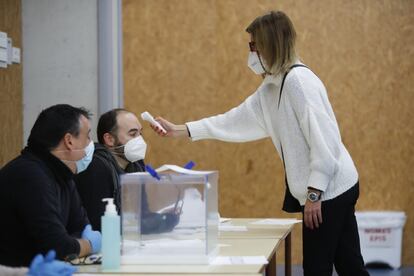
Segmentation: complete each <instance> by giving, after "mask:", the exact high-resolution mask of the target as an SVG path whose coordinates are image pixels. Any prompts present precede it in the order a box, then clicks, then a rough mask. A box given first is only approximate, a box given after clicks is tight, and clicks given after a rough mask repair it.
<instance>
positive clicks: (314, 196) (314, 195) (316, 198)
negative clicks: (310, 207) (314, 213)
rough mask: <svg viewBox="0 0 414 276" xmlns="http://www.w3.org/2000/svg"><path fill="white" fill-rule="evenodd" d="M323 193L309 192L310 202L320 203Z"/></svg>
mask: <svg viewBox="0 0 414 276" xmlns="http://www.w3.org/2000/svg"><path fill="white" fill-rule="evenodd" d="M321 196H322V193H319V194H318V193H316V192H312V191H308V196H307V198H308V200H309V201H310V202H316V201H319V200H320V199H321Z"/></svg>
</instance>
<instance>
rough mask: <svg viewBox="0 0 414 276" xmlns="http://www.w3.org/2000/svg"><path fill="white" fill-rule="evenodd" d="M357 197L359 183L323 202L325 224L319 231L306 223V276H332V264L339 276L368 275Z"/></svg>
mask: <svg viewBox="0 0 414 276" xmlns="http://www.w3.org/2000/svg"><path fill="white" fill-rule="evenodd" d="M358 197H359V183H357V184H356V185H355V186H354V187H352V188H351V189H349V190H348V191H346V192H345V193H343V194H342V195H340V196H338V197H336V198H334V199H331V200H327V201H323V202H322V221H323V222H322V224H320V225H319V228H316V229H314V230H311V229H310V228H307V227H306V226H305V224H304V223H303V227H302V234H303V270H304V276H310V275H312V276H313V275H315V276H325V275H329V276H330V275H332V270H333V265H335V269H336V271H337V272H338V274H339V275H340V276H359V275H369V274H368V272H367V271H366V269H365V267H364V261H363V258H362V255H361V248H360V245H359V235H358V227H357V222H356V218H355V204H356V201H357V199H358ZM302 215H303V211H302Z"/></svg>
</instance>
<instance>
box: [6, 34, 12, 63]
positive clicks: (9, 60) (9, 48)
mask: <svg viewBox="0 0 414 276" xmlns="http://www.w3.org/2000/svg"><path fill="white" fill-rule="evenodd" d="M12 57H13V43H12V39H11V38H10V37H8V38H7V64H12Z"/></svg>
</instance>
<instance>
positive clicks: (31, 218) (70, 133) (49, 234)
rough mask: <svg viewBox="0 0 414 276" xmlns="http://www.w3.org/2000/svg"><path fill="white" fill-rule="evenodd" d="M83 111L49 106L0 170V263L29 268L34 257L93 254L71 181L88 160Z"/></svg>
mask: <svg viewBox="0 0 414 276" xmlns="http://www.w3.org/2000/svg"><path fill="white" fill-rule="evenodd" d="M89 133H90V123H89V113H88V111H86V110H84V109H81V108H76V107H73V106H70V105H67V104H59V105H54V106H51V107H49V108H47V109H45V110H43V111H42V112H41V113H40V114H39V117H38V118H37V119H36V122H35V123H34V126H33V128H32V130H31V132H30V136H29V139H28V141H27V147H26V148H24V149H23V151H22V153H21V155H20V156H18V157H17V158H16V159H14V160H12V161H11V162H9V163H8V164H7V165H5V166H4V167H3V168H2V169H1V170H0V187H1V193H0V212H1V213H2V216H3V218H2V222H3V226H2V227H0V244H1V248H0V264H2V265H7V266H28V265H29V264H30V261H31V260H32V259H33V257H34V256H35V255H36V254H38V253H42V254H44V253H46V252H47V251H49V250H52V249H53V250H55V251H56V255H57V257H58V258H59V259H61V260H62V259H67V258H72V257H74V256H86V255H89V254H91V253H98V252H99V251H100V248H101V234H100V233H99V232H98V231H93V230H92V229H91V226H90V225H89V221H88V218H87V215H86V212H85V210H84V209H83V208H82V205H81V201H80V198H79V195H78V193H77V191H76V187H75V183H74V182H73V177H74V175H75V174H77V173H79V172H80V171H82V170H84V169H86V167H87V166H88V164H89V162H90V160H91V157H92V155H93V143H91V139H90V137H89Z"/></svg>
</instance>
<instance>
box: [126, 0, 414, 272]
mask: <svg viewBox="0 0 414 276" xmlns="http://www.w3.org/2000/svg"><path fill="white" fill-rule="evenodd" d="M270 9H280V10H283V11H285V12H286V13H287V14H288V15H289V16H290V17H291V19H292V20H293V22H294V25H295V26H296V30H297V33H298V50H299V54H300V55H301V57H302V59H303V61H304V62H305V63H306V64H308V65H309V66H310V67H311V68H312V69H313V70H314V71H315V72H316V73H317V74H318V75H319V76H320V78H321V79H322V80H323V81H324V83H325V85H326V87H327V89H328V93H329V96H330V100H331V102H332V105H333V107H334V110H335V111H336V115H337V119H338V122H339V124H340V127H341V131H342V136H343V140H344V143H345V144H346V145H347V147H348V149H349V151H350V152H351V155H352V156H353V158H354V160H355V163H356V165H357V167H358V169H359V173H360V182H361V196H360V200H359V203H358V206H357V207H358V209H359V210H384V209H385V210H402V211H405V212H406V213H407V215H408V220H407V224H406V226H405V231H404V246H403V248H404V250H403V262H404V264H410V265H413V264H414V236H413V235H412V234H411V233H412V231H413V230H414V200H413V199H412V198H413V196H414V177H413V167H414V158H413V154H414V143H413V141H414V121H413V118H414V108H413V103H414V93H413V92H414V91H413V88H412V87H413V86H414V81H413V80H414V73H413V72H414V63H413V60H414V48H413V46H412V45H414V26H413V22H414V16H413V15H414V1H409V0H386V1H374V0H352V1H330V0H321V1H306V0H300V1H288V0H280V1H266V0H255V1H252V0H227V1H219V0H203V1H199V0H157V1H153V0H124V1H123V28H124V32H123V38H124V76H125V106H126V108H128V109H130V110H132V111H134V112H136V113H140V112H143V111H145V110H148V111H150V112H151V113H153V114H154V115H161V116H164V117H165V118H167V119H169V120H171V121H172V122H176V123H183V122H186V121H190V120H195V119H199V118H202V117H205V116H208V115H213V114H216V113H220V112H225V111H227V110H228V109H230V108H231V107H233V106H236V105H238V104H239V103H240V102H241V101H242V100H243V99H245V98H246V97H247V96H248V95H250V94H251V93H252V92H253V91H254V90H255V88H256V87H257V86H258V85H259V84H260V82H261V80H260V78H259V77H257V76H255V75H254V74H253V73H252V72H251V71H250V70H249V69H248V68H247V66H246V63H247V55H248V45H247V43H248V41H249V37H248V34H247V33H245V31H244V30H245V28H246V26H247V25H248V24H249V23H250V22H251V20H253V19H254V18H255V17H256V16H257V15H260V14H262V13H264V12H265V11H267V10H270ZM144 126H146V127H147V128H146V130H145V132H144V133H145V134H144V135H145V138H146V140H147V142H148V144H149V150H148V158H147V162H148V163H151V164H153V165H155V166H158V165H161V164H163V163H175V164H184V163H186V162H187V161H188V160H194V161H195V162H196V163H197V167H196V168H198V169H217V170H219V171H220V189H219V190H220V202H219V206H220V213H221V215H222V216H225V217H229V216H230V217H288V216H289V215H287V214H285V213H283V212H282V211H281V205H282V199H283V189H284V183H283V170H282V164H281V162H280V160H279V158H278V157H277V154H276V152H275V150H274V148H273V145H272V143H271V142H270V141H269V140H263V141H257V142H252V143H244V144H230V143H224V142H218V141H201V142H197V143H190V142H189V141H187V140H185V139H183V140H174V139H169V140H166V139H162V138H159V137H157V136H156V135H154V134H153V133H152V131H151V130H150V128H149V127H148V125H146V124H144ZM293 244H294V250H293V254H294V262H296V263H300V262H301V256H302V254H301V231H300V227H296V230H295V232H294V240H293ZM280 260H282V259H280Z"/></svg>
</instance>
